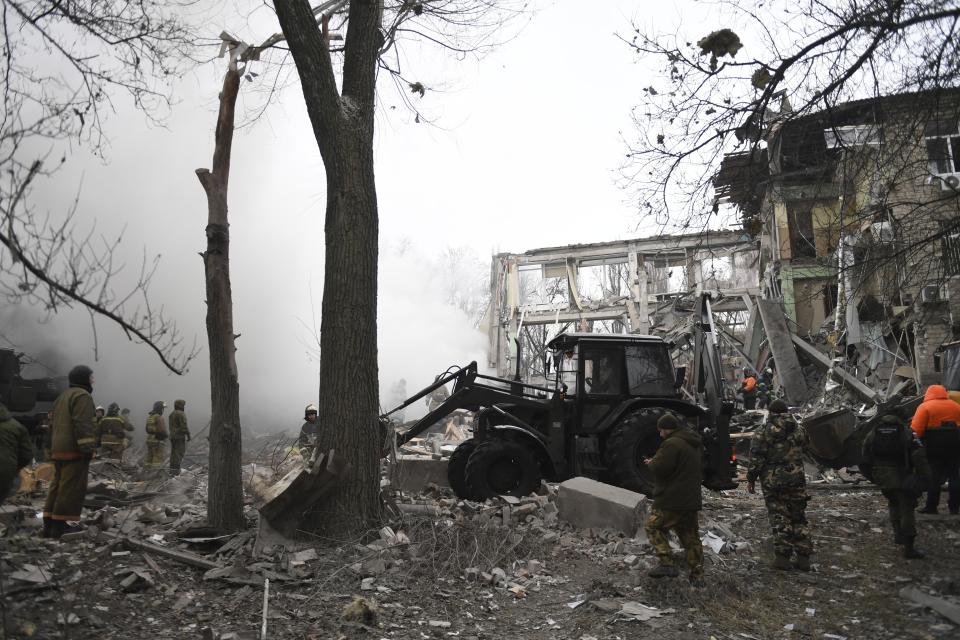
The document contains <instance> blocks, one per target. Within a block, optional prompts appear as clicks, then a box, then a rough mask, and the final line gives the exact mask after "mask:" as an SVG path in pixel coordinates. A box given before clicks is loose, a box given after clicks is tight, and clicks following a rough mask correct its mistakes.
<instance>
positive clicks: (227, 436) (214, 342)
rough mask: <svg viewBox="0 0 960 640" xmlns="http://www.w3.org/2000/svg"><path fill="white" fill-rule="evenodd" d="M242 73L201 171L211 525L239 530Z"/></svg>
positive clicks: (223, 98)
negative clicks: (236, 170)
mask: <svg viewBox="0 0 960 640" xmlns="http://www.w3.org/2000/svg"><path fill="white" fill-rule="evenodd" d="M239 90H240V73H239V72H238V71H237V70H236V69H235V68H233V67H231V68H230V69H228V71H227V73H226V75H225V76H224V79H223V90H222V91H221V93H220V112H219V114H218V116H217V130H216V139H215V146H214V152H213V170H212V171H208V170H207V169H197V178H199V180H200V184H201V185H202V186H203V190H204V191H205V192H206V194H207V211H208V217H207V250H206V251H205V252H203V254H202V256H203V267H204V272H205V274H206V284H207V342H208V344H209V348H210V405H211V410H212V415H211V418H210V475H209V489H208V493H207V519H208V520H209V523H210V525H211V526H214V527H220V528H223V529H227V530H231V531H233V530H237V529H240V528H241V527H242V526H243V524H244V523H243V483H242V480H241V476H240V455H241V441H240V384H239V382H238V378H237V360H236V346H235V345H234V340H235V336H234V333H233V296H232V294H231V291H230V225H229V222H228V220H227V186H228V183H229V177H230V151H231V146H232V143H233V122H234V108H235V106H236V102H237V93H238V92H239Z"/></svg>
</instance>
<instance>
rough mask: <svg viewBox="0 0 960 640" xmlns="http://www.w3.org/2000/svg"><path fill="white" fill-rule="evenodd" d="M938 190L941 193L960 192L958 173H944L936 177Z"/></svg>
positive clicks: (959, 174)
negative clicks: (941, 191)
mask: <svg viewBox="0 0 960 640" xmlns="http://www.w3.org/2000/svg"><path fill="white" fill-rule="evenodd" d="M937 177H938V178H940V189H941V190H943V191H960V173H945V174H942V175H938V176H937Z"/></svg>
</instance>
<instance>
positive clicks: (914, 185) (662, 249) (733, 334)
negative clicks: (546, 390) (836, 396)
mask: <svg viewBox="0 0 960 640" xmlns="http://www.w3.org/2000/svg"><path fill="white" fill-rule="evenodd" d="M958 114H960V91H950V90H943V91H939V92H934V93H923V94H910V95H896V96H888V97H884V98H878V99H871V100H863V101H857V102H850V103H847V104H842V105H836V106H834V107H833V108H831V109H829V110H826V111H821V112H817V113H812V114H808V115H803V116H798V115H796V114H793V113H791V112H790V111H789V106H788V105H787V102H786V101H785V100H784V102H783V106H782V108H781V111H780V112H779V113H771V114H768V122H769V123H770V124H769V126H768V127H767V130H766V131H765V133H764V143H761V144H760V145H758V148H756V149H754V150H753V151H750V152H744V153H734V154H729V155H727V156H726V157H725V158H724V159H723V161H722V164H721V167H720V170H719V172H718V174H717V176H716V178H715V189H716V197H717V199H718V201H719V202H720V203H722V204H726V205H732V206H734V207H736V209H737V210H738V212H739V214H740V216H741V218H742V220H743V229H742V230H735V231H734V230H715V231H706V232H702V233H697V234H686V235H673V236H670V235H665V236H658V237H651V238H638V239H634V240H625V241H617V242H604V243H593V244H579V245H570V246H565V247H551V248H543V249H533V250H530V251H527V252H525V253H519V254H506V253H505V254H499V255H497V256H495V257H494V259H493V264H492V268H491V282H490V285H491V308H490V314H489V316H488V324H487V328H488V332H489V340H490V343H489V350H488V354H489V362H488V364H489V366H490V367H491V369H494V370H496V373H497V375H500V376H509V375H513V374H514V373H515V372H516V371H519V372H520V374H521V376H522V377H523V378H524V379H531V380H535V379H537V378H543V377H544V376H546V375H547V373H548V372H547V369H548V368H549V363H547V362H546V361H545V360H544V358H543V355H544V353H545V345H546V343H547V341H548V340H549V339H550V338H551V337H553V336H554V335H556V334H557V333H560V332H562V331H597V332H614V333H620V332H630V333H653V334H658V335H663V336H664V337H666V338H667V339H669V340H670V341H671V343H673V344H674V345H675V348H674V357H675V360H677V361H678V362H677V364H684V362H683V360H684V352H685V351H686V352H687V353H689V350H690V349H692V348H693V340H692V337H691V331H690V328H691V326H692V325H693V324H694V323H695V320H694V318H693V317H692V316H693V315H694V310H695V308H697V307H696V299H697V298H698V297H699V296H701V295H703V294H707V295H709V296H710V312H711V318H712V319H711V323H712V325H713V326H712V329H713V330H714V331H715V332H716V335H717V337H718V342H719V346H720V347H721V350H722V354H723V362H724V365H725V366H724V372H723V373H724V377H725V378H727V380H729V381H730V382H733V381H734V380H735V379H736V378H737V376H738V375H739V372H740V370H741V369H742V368H747V369H754V370H756V369H759V368H761V367H764V366H767V365H768V364H771V363H773V364H774V366H775V367H776V370H777V373H778V378H779V383H780V385H781V388H782V390H783V392H784V395H785V396H786V397H787V399H788V400H790V401H792V402H793V403H795V404H801V403H805V402H810V401H814V400H816V399H817V398H818V397H820V396H822V394H823V391H824V386H823V384H822V376H823V374H829V375H830V377H831V378H832V379H833V380H835V381H836V382H837V383H839V384H840V385H842V386H843V387H844V388H845V389H846V390H847V391H849V392H851V393H852V395H853V396H854V397H855V398H857V399H858V400H859V401H866V402H870V403H874V402H878V401H881V400H883V399H885V398H888V397H891V396H892V395H894V394H896V393H898V392H907V391H908V390H910V389H916V388H919V387H922V386H923V385H927V384H931V383H933V382H938V381H939V380H940V373H939V371H938V369H939V367H938V363H937V360H938V358H937V352H938V349H940V348H941V347H942V345H944V344H946V343H949V342H950V341H951V340H955V339H956V338H957V337H958V328H960V326H958V323H960V198H958V195H960V193H958V188H960V187H958V178H960V128H958V123H960V118H958ZM518 359H519V362H518ZM729 388H730V389H731V393H732V389H734V388H735V385H730V387H729ZM828 388H829V385H828Z"/></svg>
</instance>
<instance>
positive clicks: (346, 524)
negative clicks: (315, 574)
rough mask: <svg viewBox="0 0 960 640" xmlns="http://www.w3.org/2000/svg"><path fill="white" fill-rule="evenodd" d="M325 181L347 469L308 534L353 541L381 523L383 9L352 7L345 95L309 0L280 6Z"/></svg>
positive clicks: (327, 431)
mask: <svg viewBox="0 0 960 640" xmlns="http://www.w3.org/2000/svg"><path fill="white" fill-rule="evenodd" d="M274 6H275V8H276V10H277V17H278V18H279V20H280V26H281V28H282V29H283V34H284V36H285V38H286V41H287V44H288V45H289V47H290V51H291V54H292V55H293V58H294V62H295V63H296V65H297V71H298V73H299V75H300V83H301V86H302V88H303V96H304V101H305V103H306V105H307V112H308V114H309V115H310V121H311V124H312V125H313V131H314V136H315V137H316V139H317V146H318V147H319V149H320V154H321V156H322V157H323V164H324V169H325V170H326V177H327V210H326V225H325V232H324V239H325V251H326V264H325V270H324V281H323V304H322V308H321V309H322V315H323V317H322V319H321V324H320V404H319V409H320V411H319V423H320V434H321V435H320V438H321V441H320V444H321V446H322V447H323V448H333V449H336V451H337V453H338V454H339V455H340V456H342V457H343V458H345V460H346V461H347V462H348V463H349V464H350V467H351V471H350V474H349V476H348V477H347V479H346V480H345V481H344V482H342V483H340V485H339V486H338V487H337V488H336V489H335V490H334V492H333V494H332V495H331V497H330V499H328V500H326V501H324V502H323V503H322V504H321V505H319V507H318V509H317V511H316V512H315V513H312V514H310V516H309V517H308V519H307V520H306V522H305V528H307V529H310V530H312V531H315V532H317V533H319V534H320V535H322V536H323V537H325V538H328V539H330V538H333V539H341V540H342V539H347V538H352V537H353V536H354V535H355V534H356V533H357V532H359V531H363V530H364V529H367V528H369V527H371V526H375V525H376V524H377V523H378V522H379V516H380V500H379V487H380V484H379V480H378V479H379V452H380V436H379V428H378V420H377V414H378V411H377V407H378V406H379V403H378V390H377V385H378V382H377V250H378V248H377V237H378V227H379V225H378V217H377V191H376V183H375V181H374V173H373V125H374V117H373V116H374V109H375V106H376V102H375V99H374V96H375V89H376V72H377V54H378V49H379V47H380V45H381V44H382V42H383V40H382V36H381V32H380V26H381V25H380V22H381V13H380V12H381V9H380V3H378V2H372V1H364V2H351V3H350V13H349V19H348V26H347V36H346V41H345V44H344V62H343V83H342V85H343V89H342V96H341V95H340V93H339V92H338V90H337V83H336V76H335V74H334V71H333V65H332V61H331V58H330V49H329V41H328V38H327V37H326V33H325V29H326V20H322V21H321V22H322V24H323V25H324V26H323V30H324V32H321V30H320V29H318V28H317V20H316V18H315V16H314V15H313V13H312V11H311V9H310V5H309V4H308V3H307V2H306V1H305V0H275V2H274Z"/></svg>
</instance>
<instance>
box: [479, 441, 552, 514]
mask: <svg viewBox="0 0 960 640" xmlns="http://www.w3.org/2000/svg"><path fill="white" fill-rule="evenodd" d="M464 476H465V479H466V485H467V493H468V494H469V495H470V497H471V499H473V500H486V499H487V498H492V497H493V496H498V495H510V496H515V497H517V498H521V497H523V496H525V495H528V494H530V493H532V492H533V491H536V489H537V488H538V487H539V486H540V464H539V463H538V462H537V458H536V456H535V455H534V454H533V452H532V451H530V449H529V448H527V447H526V446H524V445H523V444H522V443H519V442H514V441H512V440H485V441H483V442H480V443H479V444H477V447H476V449H474V451H473V453H471V454H470V458H469V459H468V460H467V467H466V472H465V474H464Z"/></svg>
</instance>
